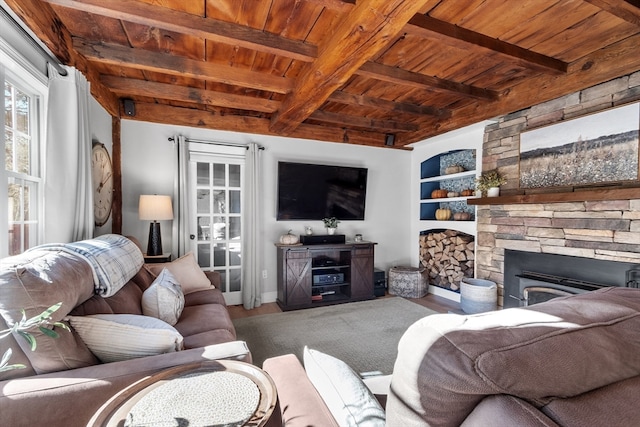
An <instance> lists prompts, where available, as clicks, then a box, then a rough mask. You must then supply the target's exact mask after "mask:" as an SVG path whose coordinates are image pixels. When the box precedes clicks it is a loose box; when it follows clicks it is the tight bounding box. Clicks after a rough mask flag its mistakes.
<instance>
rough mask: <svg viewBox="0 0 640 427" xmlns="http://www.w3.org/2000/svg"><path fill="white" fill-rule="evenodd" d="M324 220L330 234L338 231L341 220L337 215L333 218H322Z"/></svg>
mask: <svg viewBox="0 0 640 427" xmlns="http://www.w3.org/2000/svg"><path fill="white" fill-rule="evenodd" d="M322 222H323V223H324V228H326V229H327V233H328V234H334V233H335V232H336V228H338V224H340V221H339V220H338V218H336V217H335V216H332V217H331V218H322Z"/></svg>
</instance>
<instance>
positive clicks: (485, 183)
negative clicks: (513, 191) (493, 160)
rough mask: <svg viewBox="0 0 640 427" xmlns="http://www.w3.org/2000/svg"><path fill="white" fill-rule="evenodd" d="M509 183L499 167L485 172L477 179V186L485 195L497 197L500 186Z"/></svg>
mask: <svg viewBox="0 0 640 427" xmlns="http://www.w3.org/2000/svg"><path fill="white" fill-rule="evenodd" d="M506 183H507V179H506V178H505V177H504V176H503V175H501V174H500V172H498V170H497V169H492V170H490V171H486V172H483V173H482V175H480V176H479V177H478V178H477V179H476V188H477V189H478V190H480V191H481V192H482V195H483V196H487V197H496V196H498V195H499V194H500V186H501V185H504V184H506Z"/></svg>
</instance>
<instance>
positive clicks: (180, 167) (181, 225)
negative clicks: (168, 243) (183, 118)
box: [172, 136, 190, 257]
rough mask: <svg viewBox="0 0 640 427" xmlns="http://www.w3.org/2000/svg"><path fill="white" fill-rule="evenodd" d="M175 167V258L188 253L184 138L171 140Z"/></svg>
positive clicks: (187, 155) (187, 179)
mask: <svg viewBox="0 0 640 427" xmlns="http://www.w3.org/2000/svg"><path fill="white" fill-rule="evenodd" d="M173 147H174V153H175V156H176V161H177V167H176V169H175V170H176V172H175V177H174V181H173V196H174V198H173V199H174V204H175V206H174V208H173V210H174V214H175V218H174V219H173V230H172V231H173V235H172V237H173V238H172V241H173V247H172V253H173V254H174V255H176V256H177V257H181V256H182V255H184V254H186V253H187V252H189V249H190V242H189V240H190V230H189V200H188V194H189V191H188V190H189V142H188V141H187V140H186V138H185V137H184V136H175V137H174V138H173Z"/></svg>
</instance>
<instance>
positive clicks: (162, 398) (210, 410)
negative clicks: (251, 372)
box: [125, 371, 260, 427]
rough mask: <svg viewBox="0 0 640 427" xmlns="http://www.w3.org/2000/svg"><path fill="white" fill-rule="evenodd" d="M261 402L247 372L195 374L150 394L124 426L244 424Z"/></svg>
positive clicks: (258, 391)
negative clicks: (246, 374) (245, 374)
mask: <svg viewBox="0 0 640 427" xmlns="http://www.w3.org/2000/svg"><path fill="white" fill-rule="evenodd" d="M259 402H260V390H259V389H258V386H257V385H256V384H255V383H254V382H253V381H252V380H251V379H250V378H247V377H246V376H244V375H241V374H237V373H234V372H225V371H213V372H201V373H192V374H187V375H183V376H181V377H178V378H174V379H172V380H171V381H168V382H166V383H164V384H162V385H161V386H159V387H157V388H155V389H153V390H151V391H150V392H149V393H147V394H146V395H145V396H144V397H142V398H141V399H140V400H139V401H138V403H136V404H135V405H134V406H133V408H131V410H130V411H129V414H128V415H127V420H126V422H125V426H127V427H142V426H167V427H169V426H176V427H180V426H182V425H184V426H206V425H224V426H242V425H244V424H245V423H246V422H247V421H248V420H249V418H251V416H252V415H253V413H254V412H255V410H256V408H257V407H258V403H259Z"/></svg>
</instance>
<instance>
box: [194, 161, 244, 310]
mask: <svg viewBox="0 0 640 427" xmlns="http://www.w3.org/2000/svg"><path fill="white" fill-rule="evenodd" d="M243 169H244V158H243V157H237V156H224V155H216V154H209V153H201V152H198V153H193V152H192V153H191V154H190V156H189V182H191V183H195V185H191V186H190V188H189V205H190V206H189V207H190V209H189V212H191V218H190V225H191V226H190V228H191V230H192V233H191V236H192V239H191V250H192V251H193V253H195V254H196V257H197V259H198V264H199V265H200V267H201V268H202V269H203V270H207V271H209V270H214V271H218V272H219V273H220V276H221V286H220V287H221V291H222V292H223V294H224V297H225V301H226V303H227V304H229V305H237V304H241V303H242V281H241V277H242V238H241V233H242V205H241V201H242V185H243V183H242V177H243V172H244V171H243Z"/></svg>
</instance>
